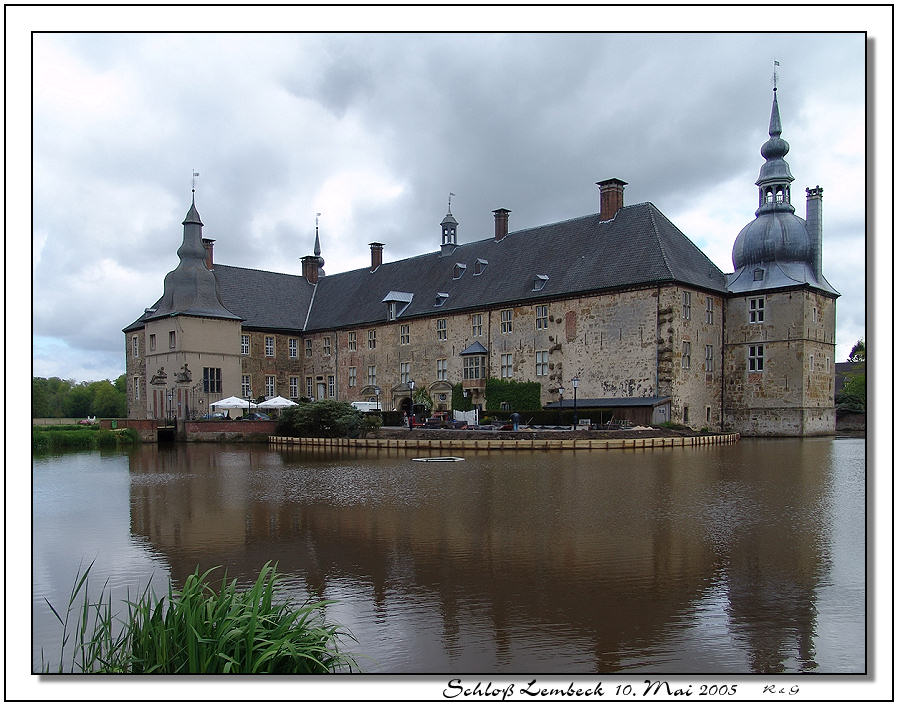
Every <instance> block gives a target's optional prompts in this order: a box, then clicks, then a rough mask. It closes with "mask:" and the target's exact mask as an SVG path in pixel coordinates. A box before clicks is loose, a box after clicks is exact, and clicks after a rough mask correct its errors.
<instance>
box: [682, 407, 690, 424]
mask: <svg viewBox="0 0 898 706" xmlns="http://www.w3.org/2000/svg"><path fill="white" fill-rule="evenodd" d="M683 424H689V405H688V404H684V405H683Z"/></svg>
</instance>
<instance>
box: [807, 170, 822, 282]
mask: <svg viewBox="0 0 898 706" xmlns="http://www.w3.org/2000/svg"><path fill="white" fill-rule="evenodd" d="M805 193H806V194H807V196H808V206H807V218H805V220H806V221H807V224H808V226H807V227H808V234H809V235H810V236H811V254H812V256H813V258H814V274H815V275H817V277H818V278H819V277H820V276H821V275H822V274H823V189H821V188H820V186H819V185H818V186H816V187H814V188H813V189H805Z"/></svg>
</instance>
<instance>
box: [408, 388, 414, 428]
mask: <svg viewBox="0 0 898 706" xmlns="http://www.w3.org/2000/svg"><path fill="white" fill-rule="evenodd" d="M414 420H415V381H414V380H409V381H408V428H409V430H411V429H414V428H415V424H414Z"/></svg>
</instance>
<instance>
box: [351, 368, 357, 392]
mask: <svg viewBox="0 0 898 706" xmlns="http://www.w3.org/2000/svg"><path fill="white" fill-rule="evenodd" d="M357 384H358V377H357V373H356V369H355V366H354V365H353V366H350V368H349V386H350V387H355V386H356V385H357Z"/></svg>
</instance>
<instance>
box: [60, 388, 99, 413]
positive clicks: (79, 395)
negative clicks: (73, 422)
mask: <svg viewBox="0 0 898 706" xmlns="http://www.w3.org/2000/svg"><path fill="white" fill-rule="evenodd" d="M93 401H94V395H93V391H92V390H91V389H90V387H89V386H88V385H87V384H85V383H81V384H80V385H75V386H74V387H73V388H72V390H71V392H69V394H68V395H66V397H65V401H64V402H63V411H64V412H65V414H64V415H63V416H65V417H86V416H87V415H89V414H90V413H91V406H92V405H93Z"/></svg>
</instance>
